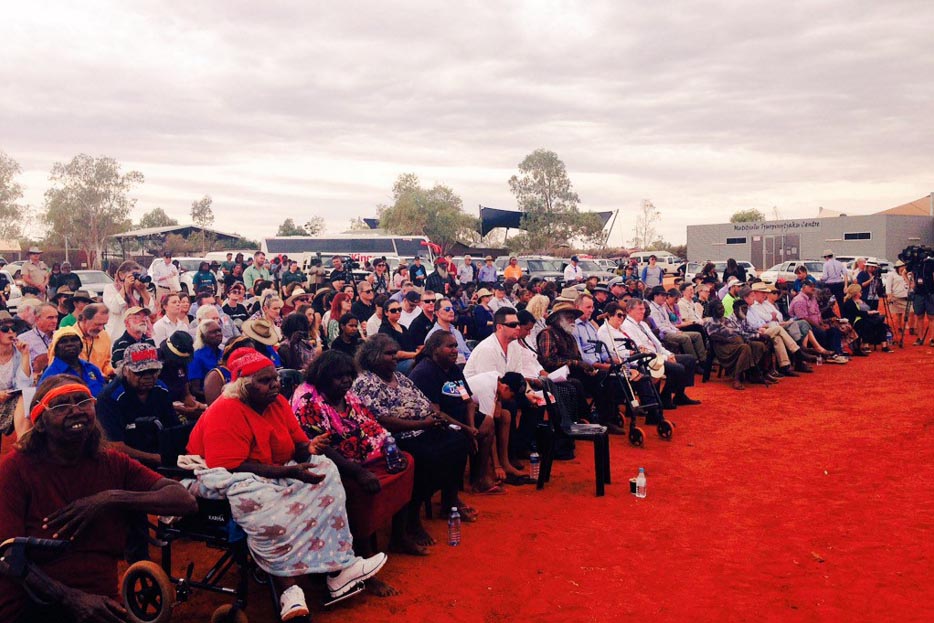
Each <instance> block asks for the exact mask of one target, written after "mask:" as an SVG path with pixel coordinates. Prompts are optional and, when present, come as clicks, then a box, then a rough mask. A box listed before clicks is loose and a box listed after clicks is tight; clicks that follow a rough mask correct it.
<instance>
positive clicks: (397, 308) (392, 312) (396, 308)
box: [386, 307, 402, 314]
mask: <svg viewBox="0 0 934 623" xmlns="http://www.w3.org/2000/svg"><path fill="white" fill-rule="evenodd" d="M401 311H402V308H401V307H393V308H392V309H387V310H386V313H387V314H398V313H399V312H401Z"/></svg>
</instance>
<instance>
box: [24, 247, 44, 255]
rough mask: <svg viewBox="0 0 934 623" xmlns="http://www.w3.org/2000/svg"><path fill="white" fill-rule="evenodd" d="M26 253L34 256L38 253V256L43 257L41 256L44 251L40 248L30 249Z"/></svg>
mask: <svg viewBox="0 0 934 623" xmlns="http://www.w3.org/2000/svg"><path fill="white" fill-rule="evenodd" d="M26 253H28V254H30V255H32V254H34V253H38V254H40V255H41V254H42V249H40V248H39V247H29V250H28V251H26Z"/></svg>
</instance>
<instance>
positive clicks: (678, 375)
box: [662, 355, 697, 400]
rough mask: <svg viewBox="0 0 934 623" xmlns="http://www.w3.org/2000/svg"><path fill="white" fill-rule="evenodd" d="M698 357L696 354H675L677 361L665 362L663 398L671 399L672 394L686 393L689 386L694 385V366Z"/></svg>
mask: <svg viewBox="0 0 934 623" xmlns="http://www.w3.org/2000/svg"><path fill="white" fill-rule="evenodd" d="M696 367H697V359H696V358H695V357H694V355H675V361H674V362H671V361H666V362H665V386H664V387H663V388H662V398H663V399H664V400H671V397H672V396H680V395H682V394H684V390H685V388H687V387H693V386H694V368H696Z"/></svg>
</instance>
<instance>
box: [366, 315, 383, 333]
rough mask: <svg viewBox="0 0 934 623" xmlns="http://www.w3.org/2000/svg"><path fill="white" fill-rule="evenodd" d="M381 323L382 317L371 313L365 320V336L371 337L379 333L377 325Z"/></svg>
mask: <svg viewBox="0 0 934 623" xmlns="http://www.w3.org/2000/svg"><path fill="white" fill-rule="evenodd" d="M382 324H383V319H382V318H380V317H379V316H377V315H376V314H373V315H372V316H370V319H369V320H367V321H366V335H367V337H372V336H374V335H376V334H377V333H379V327H380V325H382Z"/></svg>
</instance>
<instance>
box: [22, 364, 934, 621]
mask: <svg viewBox="0 0 934 623" xmlns="http://www.w3.org/2000/svg"><path fill="white" fill-rule="evenodd" d="M932 386H934V348H930V347H913V346H907V347H906V348H905V349H904V350H903V351H897V352H896V353H895V354H891V355H886V354H883V353H877V354H873V355H872V356H871V357H869V358H867V359H856V360H853V361H851V362H850V363H849V364H848V365H846V366H831V365H825V366H823V367H822V368H820V369H818V370H817V371H816V373H815V374H811V375H807V376H805V377H803V378H797V379H785V380H783V381H782V382H781V383H780V384H779V385H777V386H776V387H773V388H771V389H764V388H759V387H755V388H750V389H747V390H746V391H744V392H736V391H734V390H732V389H731V388H730V387H729V384H728V383H726V382H725V381H724V380H722V379H721V380H716V379H712V380H711V382H710V383H708V384H706V385H700V386H698V387H696V388H694V390H693V391H692V392H691V394H692V395H693V396H694V397H696V398H700V399H701V400H703V402H704V404H703V405H702V406H700V407H691V408H679V409H678V410H677V411H675V412H674V413H673V414H672V417H671V419H672V420H674V421H675V422H676V423H677V428H676V431H675V438H674V440H673V441H672V442H670V443H666V442H663V441H661V440H660V439H658V438H657V437H656V436H655V435H654V432H652V434H649V435H647V443H646V447H645V448H644V449H636V448H632V447H630V446H629V445H628V443H626V441H625V439H623V438H621V437H614V438H613V441H612V465H613V467H612V477H613V483H614V484H612V485H610V486H609V487H608V491H607V495H606V497H603V498H596V497H594V492H593V467H592V465H593V459H592V453H591V449H590V446H589V445H588V444H579V446H578V458H577V460H575V461H571V462H558V463H556V464H555V466H554V470H553V474H552V482H551V483H550V484H549V485H548V486H547V487H546V488H545V490H544V491H540V492H537V491H535V490H534V488H533V487H521V488H515V487H510V488H509V493H508V494H506V495H501V496H492V497H483V496H468V498H467V499H468V500H469V503H470V504H472V505H473V506H475V507H476V508H478V509H479V510H480V512H481V520H480V522H478V523H476V524H470V525H465V526H464V529H463V534H464V537H463V543H462V545H461V546H460V547H457V548H452V547H449V546H447V545H444V544H439V545H437V546H436V547H434V548H433V552H432V555H431V556H429V557H427V558H415V557H411V556H402V555H391V556H390V561H389V563H388V564H387V566H386V567H385V569H384V570H383V572H382V573H381V574H380V576H379V577H380V578H381V579H383V580H384V581H386V582H388V583H390V584H392V585H393V586H395V587H396V588H398V589H400V590H401V595H398V596H395V597H390V598H386V599H380V598H376V597H373V596H370V595H361V596H357V597H355V598H353V599H350V600H348V601H345V602H344V603H342V604H339V605H338V606H336V607H335V608H333V609H331V610H329V611H324V609H323V608H322V607H321V605H320V599H321V597H322V595H323V591H322V590H321V589H320V588H319V586H320V582H318V583H314V582H313V583H312V584H311V586H310V588H311V590H309V591H307V592H308V595H309V605H310V606H311V607H312V611H313V618H314V620H315V621H318V622H321V623H328V622H337V621H367V622H370V621H373V622H380V621H395V622H398V621H405V622H406V623H422V622H425V623H435V622H439V621H452V622H463V623H473V622H494V621H497V622H499V621H517V622H524V621H537V622H545V623H550V622H558V621H561V622H575V623H576V622H603V621H617V620H626V619H632V620H636V619H641V620H649V621H678V622H681V621H757V622H758V621H783V622H785V621H789V622H797V621H847V622H850V621H892V620H899V621H931V620H934V609H932V606H931V601H932V598H934V588H932V586H931V584H932V580H934V561H932V554H934V545H932V542H934V541H932V538H931V537H932V528H934V519H932V518H934V477H932V476H934V474H932V465H934V406H932V403H934V401H932V396H934V393H932V391H931V387H932ZM647 432H650V431H647ZM4 445H5V446H8V444H6V443H5V444H4ZM639 466H644V467H645V470H646V473H647V475H648V497H647V499H645V500H637V499H636V498H634V497H633V496H632V495H630V494H629V491H628V479H629V477H631V476H634V475H635V473H636V471H637V469H638V467H639ZM426 525H427V526H428V528H429V530H430V531H431V532H432V534H433V535H434V536H435V538H437V539H438V540H439V541H443V538H444V535H445V531H446V524H445V523H444V522H442V521H439V520H433V521H428V522H426ZM381 542H383V543H385V536H383V537H382V539H381ZM215 555H216V552H215V551H214V550H207V549H205V548H203V547H202V546H199V545H189V544H182V545H181V546H179V547H177V548H176V550H175V560H176V567H177V568H176V573H178V572H179V571H180V569H181V567H182V566H183V564H187V562H188V561H189V560H194V561H195V562H196V564H197V565H198V568H201V569H203V568H204V566H205V564H206V563H208V561H209V560H210V559H211V557H213V556H215ZM222 603H226V602H225V598H222V597H221V596H218V595H212V594H208V593H204V592H196V593H195V594H194V595H193V596H192V598H191V599H190V600H189V601H188V602H186V603H184V604H180V605H178V606H177V608H176V611H175V617H174V619H173V620H174V621H185V622H188V621H208V620H209V618H210V613H211V612H212V611H213V609H214V608H216V607H217V606H218V605H220V604H222ZM248 614H249V617H250V620H251V621H253V622H272V621H277V620H278V618H277V617H276V616H275V615H274V614H273V611H272V607H271V604H270V602H269V596H268V591H267V590H266V589H265V588H263V587H261V586H259V585H256V584H251V602H250V606H249V608H248Z"/></svg>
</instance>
